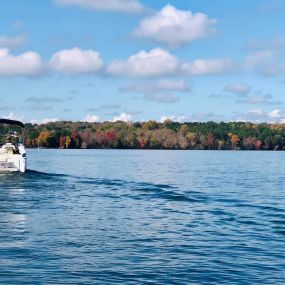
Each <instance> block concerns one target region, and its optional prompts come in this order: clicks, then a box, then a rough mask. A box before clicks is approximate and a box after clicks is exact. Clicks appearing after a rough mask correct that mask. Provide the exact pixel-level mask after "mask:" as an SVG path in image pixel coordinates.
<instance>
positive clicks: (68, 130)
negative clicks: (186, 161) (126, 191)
mask: <svg viewBox="0 0 285 285" xmlns="http://www.w3.org/2000/svg"><path fill="white" fill-rule="evenodd" d="M25 129H26V131H25V144H26V146H27V147H29V148H37V147H43V148H62V149H80V148H82V149H88V148H89V149H93V148H99V149H193V150H215V149H216V150H285V125H283V124H267V123H262V124H254V123H249V122H228V123H224V122H221V123H216V122H206V123H202V122H193V123H192V122H191V123H178V122H172V121H165V122H164V123H158V122H156V121H148V122H135V123H125V122H121V121H118V122H104V123H88V122H69V121H61V122H54V123H48V124H45V125H37V124H26V128H25Z"/></svg>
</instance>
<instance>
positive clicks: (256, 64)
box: [244, 50, 285, 77]
mask: <svg viewBox="0 0 285 285" xmlns="http://www.w3.org/2000/svg"><path fill="white" fill-rule="evenodd" d="M244 67H245V69H246V70H249V71H254V72H257V73H259V74H261V75H263V76H266V77H268V76H279V75H281V74H283V73H284V72H285V64H284V53H282V51H281V52H280V51H277V50H275V51H274V50H260V51H257V52H254V53H252V54H250V55H249V56H248V57H247V58H246V60H245V63H244Z"/></svg>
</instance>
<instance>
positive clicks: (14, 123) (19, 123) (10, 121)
mask: <svg viewBox="0 0 285 285" xmlns="http://www.w3.org/2000/svg"><path fill="white" fill-rule="evenodd" d="M0 124H7V125H16V126H20V127H21V128H24V127H25V125H24V124H23V123H22V122H20V121H15V120H8V119H0Z"/></svg>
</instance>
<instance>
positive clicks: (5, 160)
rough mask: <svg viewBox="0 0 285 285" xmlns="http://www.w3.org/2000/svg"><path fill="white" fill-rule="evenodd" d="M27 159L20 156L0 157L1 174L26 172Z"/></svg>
mask: <svg viewBox="0 0 285 285" xmlns="http://www.w3.org/2000/svg"><path fill="white" fill-rule="evenodd" d="M26 164H27V163H26V157H23V156H22V155H20V154H14V155H11V156H6V157H5V156H3V155H0V173H7V172H22V173H24V172H26Z"/></svg>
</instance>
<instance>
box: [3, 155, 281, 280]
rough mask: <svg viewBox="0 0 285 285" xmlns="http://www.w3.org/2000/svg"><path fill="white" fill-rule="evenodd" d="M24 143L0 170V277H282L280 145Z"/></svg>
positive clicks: (116, 278) (85, 278)
mask: <svg viewBox="0 0 285 285" xmlns="http://www.w3.org/2000/svg"><path fill="white" fill-rule="evenodd" d="M28 155H29V157H28V159H29V169H30V170H29V171H28V172H27V173H25V174H24V175H21V174H11V175H0V284H5V285H8V284H21V285H23V284H285V152H223V151H135V150H134V151H131V150H122V151H117V150H66V151H64V150H30V151H29V152H28Z"/></svg>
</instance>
